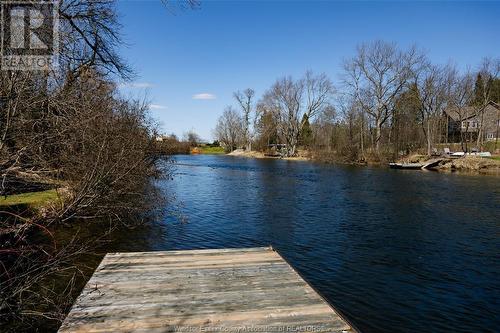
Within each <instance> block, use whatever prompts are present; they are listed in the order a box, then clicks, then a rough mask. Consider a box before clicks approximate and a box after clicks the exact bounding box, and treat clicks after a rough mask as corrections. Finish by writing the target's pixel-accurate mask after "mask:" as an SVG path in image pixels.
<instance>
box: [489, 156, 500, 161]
mask: <svg viewBox="0 0 500 333" xmlns="http://www.w3.org/2000/svg"><path fill="white" fill-rule="evenodd" d="M489 158H491V159H492V160H495V161H500V156H491V157H489Z"/></svg>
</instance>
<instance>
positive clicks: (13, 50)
mask: <svg viewBox="0 0 500 333" xmlns="http://www.w3.org/2000/svg"><path fill="white" fill-rule="evenodd" d="M0 6H1V7H0V11H1V13H0V15H1V17H0V24H1V51H0V57H1V69H2V70H30V71H33V70H43V71H47V70H49V69H50V68H52V67H54V66H55V65H57V55H58V52H59V33H58V30H59V16H58V6H57V1H56V0H50V1H28V0H24V1H3V0H2V1H1V3H0Z"/></svg>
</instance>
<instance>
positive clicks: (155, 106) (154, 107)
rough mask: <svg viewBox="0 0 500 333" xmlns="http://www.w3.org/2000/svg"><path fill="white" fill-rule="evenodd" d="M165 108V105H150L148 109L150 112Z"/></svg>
mask: <svg viewBox="0 0 500 333" xmlns="http://www.w3.org/2000/svg"><path fill="white" fill-rule="evenodd" d="M166 108H167V107H166V106H165V105H160V104H150V105H149V109H150V110H165V109H166Z"/></svg>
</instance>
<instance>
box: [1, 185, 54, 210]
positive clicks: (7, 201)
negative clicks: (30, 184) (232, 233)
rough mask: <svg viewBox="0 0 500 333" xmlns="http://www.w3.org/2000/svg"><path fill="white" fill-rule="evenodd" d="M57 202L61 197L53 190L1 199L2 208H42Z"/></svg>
mask: <svg viewBox="0 0 500 333" xmlns="http://www.w3.org/2000/svg"><path fill="white" fill-rule="evenodd" d="M56 200H59V195H58V194H57V191H56V190H55V189H53V190H47V191H41V192H28V193H22V194H16V195H8V196H7V197H0V206H14V205H27V206H31V207H40V206H42V205H43V204H45V203H47V202H51V201H56Z"/></svg>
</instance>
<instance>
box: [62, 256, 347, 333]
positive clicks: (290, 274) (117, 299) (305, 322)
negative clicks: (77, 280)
mask: <svg viewBox="0 0 500 333" xmlns="http://www.w3.org/2000/svg"><path fill="white" fill-rule="evenodd" d="M59 332H238V333H244V332H353V329H352V328H351V327H350V325H349V324H347V322H346V321H345V320H344V319H342V318H341V317H340V316H339V315H338V314H337V313H336V312H335V310H334V309H333V308H332V307H330V306H329V305H328V303H327V302H326V301H325V300H324V299H323V298H322V297H321V296H320V295H319V294H318V293H317V292H316V291H314V290H313V289H312V288H311V287H310V286H309V285H308V284H307V283H306V282H305V281H304V280H303V279H302V278H301V277H300V276H299V274H298V273H297V272H296V271H295V270H294V269H293V268H292V267H291V266H290V265H289V264H288V263H287V262H286V261H285V260H284V259H283V258H282V257H281V256H280V255H279V254H278V253H277V252H275V251H273V250H272V249H271V248H247V249H223V250H192V251H167V252H131V253H109V254H107V255H106V256H105V257H104V259H103V260H102V262H101V264H100V265H99V267H98V268H97V269H96V271H95V273H94V275H93V276H92V277H91V279H90V280H89V282H88V283H87V285H86V286H85V288H84V290H83V291H82V293H81V295H80V296H79V297H78V299H77V300H76V302H75V304H74V305H73V307H72V309H71V312H70V313H69V314H68V316H67V318H66V319H65V321H64V323H63V325H62V326H61V328H60V330H59Z"/></svg>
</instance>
